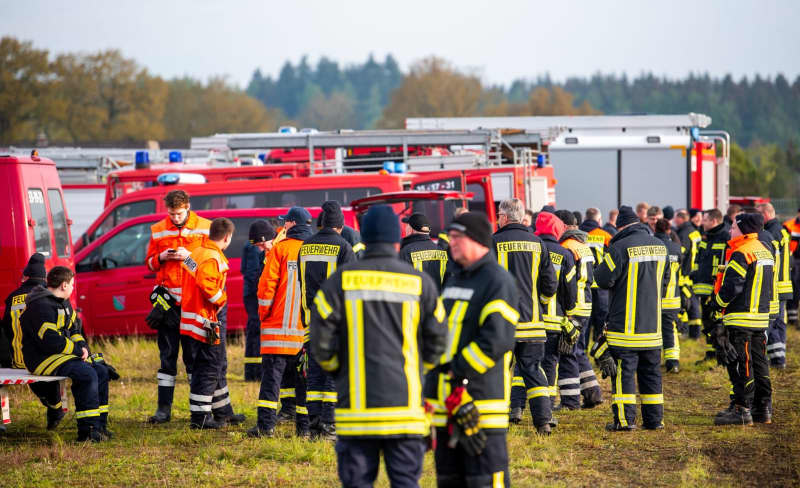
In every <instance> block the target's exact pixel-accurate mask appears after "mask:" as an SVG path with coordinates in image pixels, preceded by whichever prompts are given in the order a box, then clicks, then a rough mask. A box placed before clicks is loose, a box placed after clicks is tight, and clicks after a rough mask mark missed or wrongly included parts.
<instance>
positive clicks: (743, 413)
mask: <svg viewBox="0 0 800 488" xmlns="http://www.w3.org/2000/svg"><path fill="white" fill-rule="evenodd" d="M714 425H753V416H752V415H751V413H750V409H749V408H745V407H743V406H741V405H736V406H735V407H734V408H733V410H731V411H729V412H727V413H725V414H723V415H717V416H716V417H714Z"/></svg>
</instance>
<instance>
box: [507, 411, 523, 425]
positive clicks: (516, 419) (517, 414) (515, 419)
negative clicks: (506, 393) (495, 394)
mask: <svg viewBox="0 0 800 488" xmlns="http://www.w3.org/2000/svg"><path fill="white" fill-rule="evenodd" d="M508 421H509V422H511V423H512V424H519V423H522V409H521V408H519V407H514V408H512V409H511V412H510V413H509V414H508Z"/></svg>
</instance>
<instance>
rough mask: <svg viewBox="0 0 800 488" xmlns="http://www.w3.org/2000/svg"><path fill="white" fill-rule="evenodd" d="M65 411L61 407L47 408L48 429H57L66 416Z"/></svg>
mask: <svg viewBox="0 0 800 488" xmlns="http://www.w3.org/2000/svg"><path fill="white" fill-rule="evenodd" d="M64 415H65V414H64V411H63V410H61V408H48V409H47V430H55V429H56V427H58V424H60V423H61V420H62V419H63V418H64Z"/></svg>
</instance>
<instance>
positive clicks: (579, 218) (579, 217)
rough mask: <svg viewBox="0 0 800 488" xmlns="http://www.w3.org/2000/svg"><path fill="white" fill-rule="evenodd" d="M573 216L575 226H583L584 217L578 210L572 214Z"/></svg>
mask: <svg viewBox="0 0 800 488" xmlns="http://www.w3.org/2000/svg"><path fill="white" fill-rule="evenodd" d="M572 215H574V216H575V225H581V223H582V222H583V215H581V213H580V212H578V211H577V210H575V211H574V212H572Z"/></svg>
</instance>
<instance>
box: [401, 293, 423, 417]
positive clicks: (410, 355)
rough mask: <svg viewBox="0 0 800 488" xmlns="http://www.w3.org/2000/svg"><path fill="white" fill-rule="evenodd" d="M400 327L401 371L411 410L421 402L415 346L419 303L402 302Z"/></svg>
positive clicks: (416, 346)
mask: <svg viewBox="0 0 800 488" xmlns="http://www.w3.org/2000/svg"><path fill="white" fill-rule="evenodd" d="M401 326H402V330H403V359H404V361H403V371H404V372H405V375H406V383H407V385H408V407H409V408H411V407H412V406H414V405H419V404H420V403H421V402H422V383H421V381H420V376H419V346H418V344H417V329H418V326H419V302H417V301H405V302H403V310H402V325H401Z"/></svg>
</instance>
